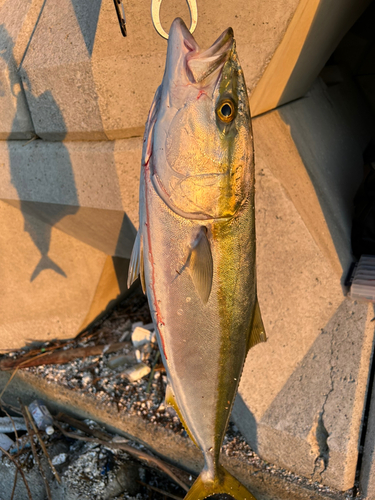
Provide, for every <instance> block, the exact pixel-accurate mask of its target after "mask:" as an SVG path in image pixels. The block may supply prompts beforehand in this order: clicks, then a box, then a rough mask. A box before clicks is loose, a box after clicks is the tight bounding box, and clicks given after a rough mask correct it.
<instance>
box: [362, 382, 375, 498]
mask: <svg viewBox="0 0 375 500" xmlns="http://www.w3.org/2000/svg"><path fill="white" fill-rule="evenodd" d="M371 375H372V376H373V373H372V374H371ZM372 382H373V381H372ZM360 474H361V475H360V480H359V485H360V491H361V494H362V495H363V496H364V497H365V498H366V500H375V386H374V385H373V386H372V394H371V403H370V408H369V413H368V416H367V429H366V436H365V444H364V449H363V456H362V466H361V473H360Z"/></svg>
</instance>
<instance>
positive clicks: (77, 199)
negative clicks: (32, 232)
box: [0, 138, 142, 258]
mask: <svg viewBox="0 0 375 500" xmlns="http://www.w3.org/2000/svg"><path fill="white" fill-rule="evenodd" d="M141 149H142V139H140V138H137V139H128V140H120V141H113V142H109V141H103V142H63V143H62V142H46V141H42V140H35V141H32V142H30V143H26V142H22V141H8V142H5V141H0V199H2V200H6V201H7V202H8V203H10V204H12V205H13V206H16V207H18V208H20V209H21V210H22V211H23V212H25V213H28V214H31V215H34V216H37V217H38V218H39V219H41V220H43V221H44V222H47V223H49V224H50V225H51V226H53V227H56V228H58V229H61V230H62V231H64V232H65V233H67V234H70V235H71V236H74V237H75V238H77V239H78V240H81V241H83V242H84V243H87V244H89V245H92V246H93V247H94V248H97V249H99V250H101V251H103V252H105V253H106V254H108V255H113V256H119V257H125V258H129V257H130V254H131V250H132V246H133V241H134V237H135V227H134V225H135V226H137V225H138V189H139V188H138V186H139V172H140V163H141ZM133 224H134V225H133Z"/></svg>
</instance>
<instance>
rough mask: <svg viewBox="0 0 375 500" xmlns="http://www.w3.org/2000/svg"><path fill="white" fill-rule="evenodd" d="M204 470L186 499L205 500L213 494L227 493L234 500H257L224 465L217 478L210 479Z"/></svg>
mask: <svg viewBox="0 0 375 500" xmlns="http://www.w3.org/2000/svg"><path fill="white" fill-rule="evenodd" d="M205 476H207V473H206V472H205V471H203V472H202V473H201V474H200V475H199V477H198V478H197V479H196V481H195V483H194V484H193V486H192V487H191V488H190V490H189V491H188V494H187V495H186V497H185V499H184V500H203V499H204V498H208V497H211V496H212V495H219V494H227V495H229V496H230V497H232V498H233V499H234V500H256V498H255V497H254V496H253V495H252V494H251V493H250V491H248V490H247V489H246V488H245V486H243V485H242V484H241V483H240V482H239V481H237V479H236V478H235V477H233V476H232V474H229V472H228V471H227V470H225V469H224V467H221V466H220V469H219V470H218V474H217V475H216V476H215V478H214V479H213V480H212V479H208V478H207V477H205Z"/></svg>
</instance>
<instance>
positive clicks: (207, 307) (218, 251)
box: [141, 172, 256, 457]
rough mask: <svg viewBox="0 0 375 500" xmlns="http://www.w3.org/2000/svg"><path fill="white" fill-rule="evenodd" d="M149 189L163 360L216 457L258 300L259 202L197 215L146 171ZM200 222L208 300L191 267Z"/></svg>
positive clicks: (150, 247)
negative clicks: (220, 215) (165, 195)
mask: <svg viewBox="0 0 375 500" xmlns="http://www.w3.org/2000/svg"><path fill="white" fill-rule="evenodd" d="M144 189H145V192H144V200H145V213H144V215H145V217H144V222H143V227H142V228H141V229H142V235H143V251H144V269H145V280H146V284H147V293H148V299H149V304H150V309H151V313H152V316H153V320H154V322H155V324H156V325H157V330H158V340H159V345H160V349H161V352H162V357H163V362H164V365H165V367H166V370H167V375H168V380H169V383H170V385H171V388H172V391H173V393H174V396H175V400H176V403H177V405H178V408H179V410H180V412H181V415H182V417H183V419H184V421H185V424H186V425H187V427H188V430H189V431H190V433H191V435H192V436H193V437H194V439H195V441H196V442H197V443H198V445H199V446H200V448H201V449H202V451H203V452H204V453H207V452H209V451H211V452H213V453H214V454H215V455H217V457H218V454H219V451H220V446H221V443H222V439H223V435H224V432H225V430H226V426H227V423H228V419H229V415H230V411H231V407H232V403H233V399H234V397H235V394H236V390H237V387H238V383H239V379H240V376H241V372H242V368H243V364H244V360H245V357H246V350H247V349H246V347H247V339H248V336H249V333H250V328H249V326H250V321H251V318H252V314H253V309H254V305H255V300H256V287H255V273H254V268H255V236H254V214H253V206H252V205H253V204H252V203H251V200H249V203H248V204H247V206H246V207H245V208H244V210H243V211H242V212H241V214H239V216H238V217H236V218H234V219H232V220H231V221H220V220H214V221H194V220H188V219H185V218H183V217H180V216H179V215H177V214H175V213H174V212H173V211H172V210H170V209H169V207H168V206H167V205H166V204H165V203H164V201H163V200H161V198H160V197H159V196H158V195H157V194H156V192H155V191H154V189H153V186H152V184H151V182H150V180H149V179H148V178H147V172H146V182H145V184H144ZM202 225H204V226H205V227H206V228H207V230H208V232H207V235H208V239H209V242H210V246H211V252H212V258H213V282H212V289H211V294H210V297H209V300H208V302H207V303H206V304H204V303H203V302H202V300H201V299H200V297H199V295H198V293H197V291H196V289H195V286H194V283H193V281H192V278H191V275H190V271H189V268H188V266H187V265H186V264H187V262H188V256H189V248H190V244H191V242H192V240H193V239H194V235H195V234H196V233H197V230H199V228H200V226H202Z"/></svg>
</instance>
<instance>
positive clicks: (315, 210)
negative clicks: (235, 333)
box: [233, 79, 374, 490]
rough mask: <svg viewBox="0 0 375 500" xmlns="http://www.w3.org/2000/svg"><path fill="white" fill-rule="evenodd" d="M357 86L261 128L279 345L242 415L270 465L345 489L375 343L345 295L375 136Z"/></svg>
mask: <svg viewBox="0 0 375 500" xmlns="http://www.w3.org/2000/svg"><path fill="white" fill-rule="evenodd" d="M354 89H355V86H354ZM354 89H353V85H351V84H350V82H348V81H345V79H343V81H342V82H341V83H340V84H337V85H335V86H332V87H328V88H327V87H326V86H325V85H324V84H323V83H322V82H318V83H317V84H316V85H315V86H314V87H313V88H312V90H311V91H310V92H309V94H308V95H307V96H306V97H305V98H303V99H300V100H298V101H295V102H294V103H290V104H288V105H285V106H283V107H281V108H279V109H278V110H275V111H273V112H271V113H268V114H265V115H262V116H260V117H257V118H256V119H255V120H254V123H253V124H254V143H255V153H256V162H255V164H256V203H255V206H256V229H257V275H258V296H259V303H260V309H261V311H262V315H263V319H264V324H265V328H266V332H267V334H268V337H269V341H268V343H267V344H264V345H258V346H256V347H254V348H253V349H252V350H251V351H250V352H249V355H248V359H247V361H246V365H245V368H244V372H243V376H242V380H241V384H240V390H239V397H238V399H237V401H236V404H235V408H234V412H233V418H234V420H235V422H236V425H237V426H238V427H239V429H240V430H241V432H242V433H243V434H244V436H246V438H247V440H248V441H249V443H250V444H251V446H252V448H253V449H254V450H255V451H257V453H259V455H260V456H261V457H262V458H264V459H266V460H269V461H270V462H273V463H276V464H278V465H279V466H282V467H287V468H289V469H291V470H293V471H296V472H298V473H300V474H302V475H304V476H306V477H315V478H318V479H319V480H321V481H322V482H324V484H329V485H330V486H333V487H335V488H337V489H339V490H345V489H348V488H351V487H352V486H353V484H354V477H355V472H356V466H357V457H358V448H359V440H360V430H361V422H362V417H363V411H364V404H365V398H366V391H367V387H368V377H369V369H370V362H371V357H372V351H373V338H374V326H373V323H371V319H372V318H373V311H372V308H369V307H368V306H367V305H366V304H357V303H354V302H352V301H350V299H345V298H344V296H343V293H342V289H341V283H340V281H341V279H342V274H343V273H344V272H346V270H347V267H348V265H349V263H350V261H351V253H350V227H351V212H350V210H351V202H352V198H353V196H354V194H355V192H356V189H357V187H358V185H359V183H360V181H361V177H362V166H363V165H362V164H363V160H362V153H363V150H364V149H365V147H366V145H367V141H369V140H370V138H371V135H372V131H373V122H372V120H371V118H370V117H369V115H368V111H367V109H366V106H364V105H363V103H361V100H360V99H359V97H358V94H357V93H356V90H354ZM312 145H313V146H312Z"/></svg>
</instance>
